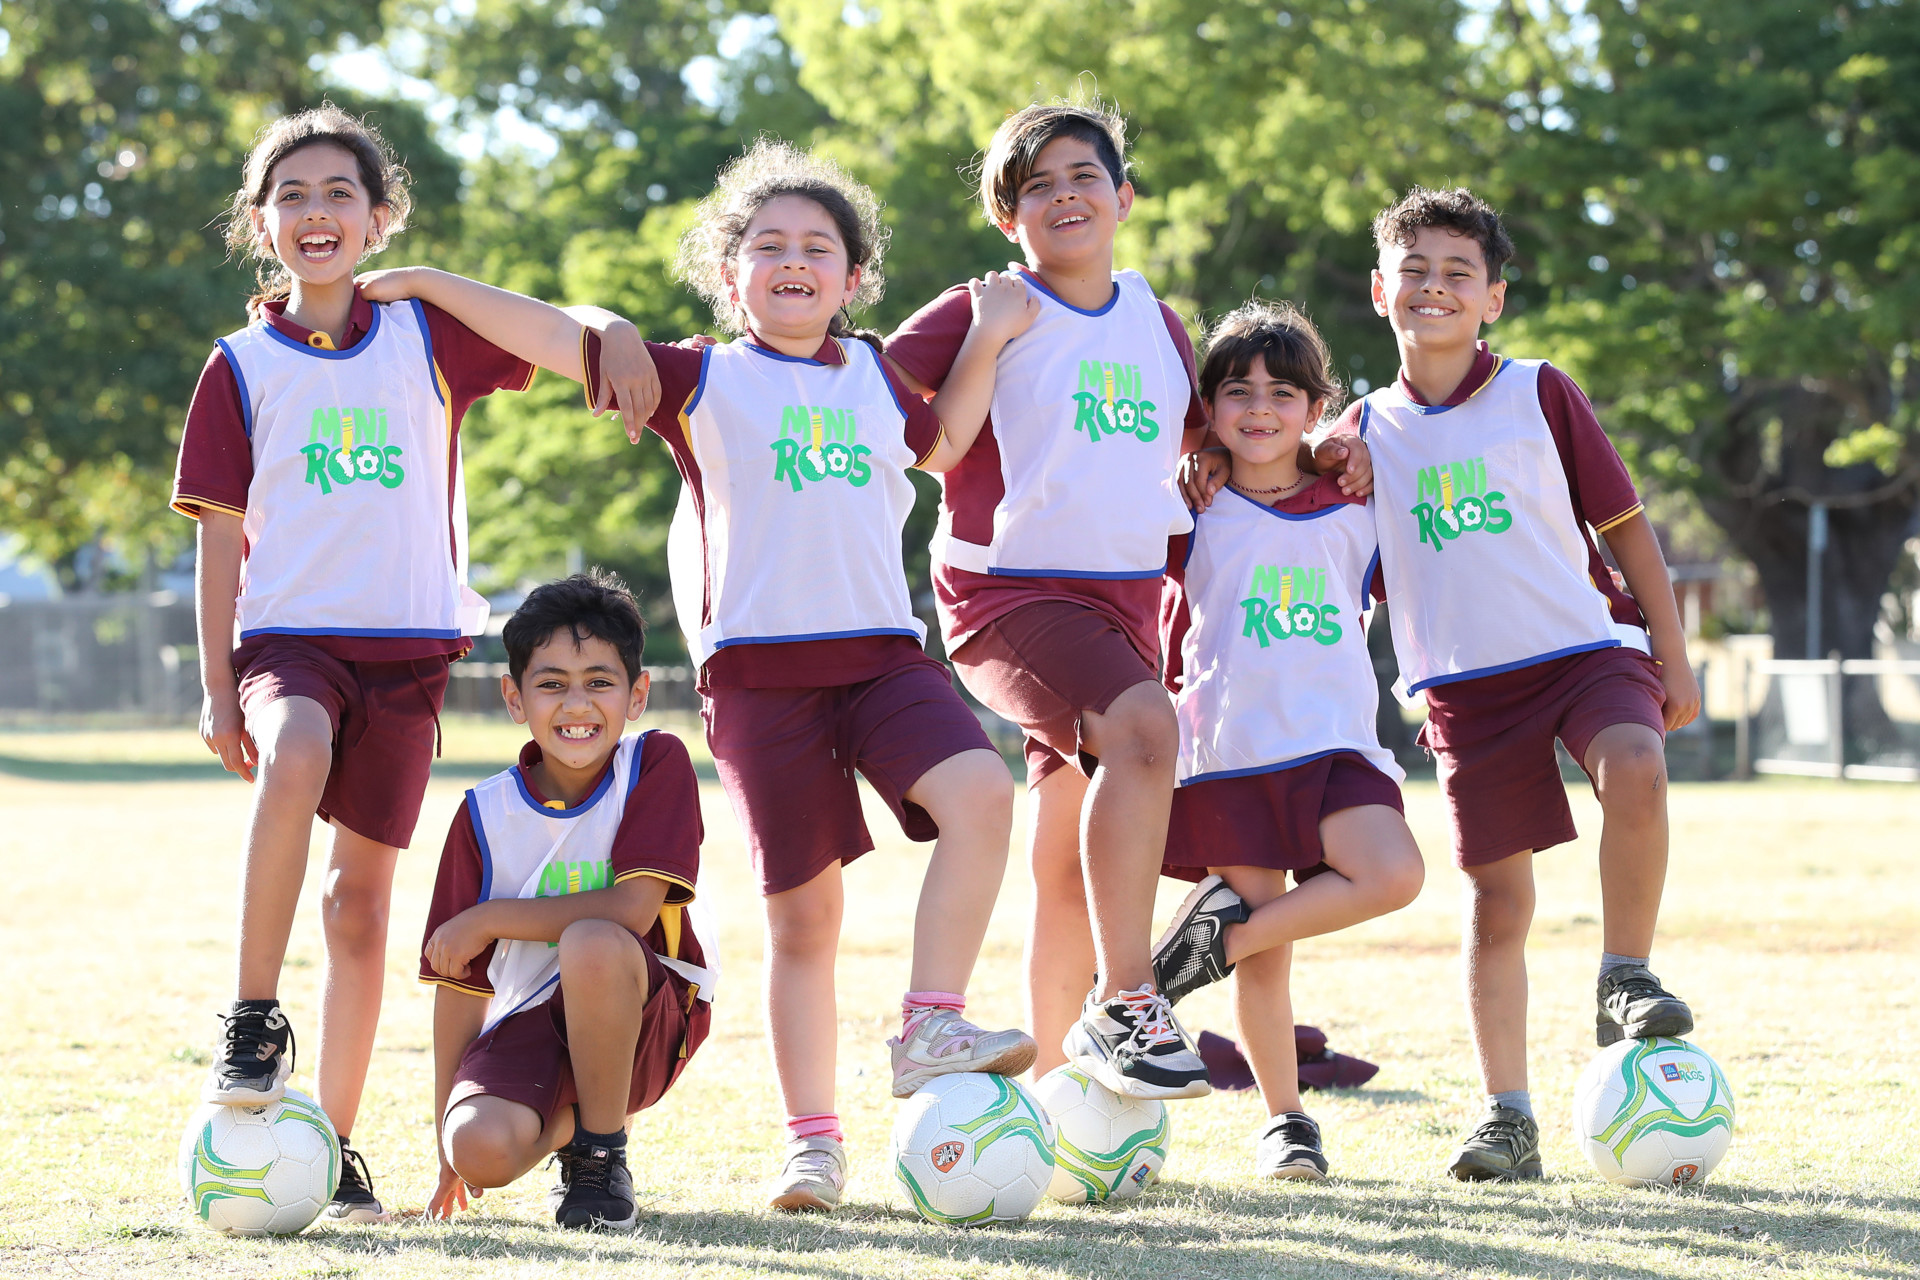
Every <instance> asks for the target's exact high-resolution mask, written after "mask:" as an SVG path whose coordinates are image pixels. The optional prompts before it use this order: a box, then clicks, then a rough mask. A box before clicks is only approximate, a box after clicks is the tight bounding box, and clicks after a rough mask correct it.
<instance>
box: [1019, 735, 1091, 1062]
mask: <svg viewBox="0 0 1920 1280" xmlns="http://www.w3.org/2000/svg"><path fill="white" fill-rule="evenodd" d="M1086 796H1087V780H1086V778H1085V777H1084V776H1082V774H1081V773H1080V772H1079V770H1077V769H1075V768H1073V767H1072V766H1071V765H1069V766H1068V767H1067V768H1064V769H1055V770H1054V771H1053V772H1052V773H1050V774H1048V775H1047V777H1046V779H1045V780H1044V781H1042V782H1041V783H1040V785H1039V786H1037V787H1034V788H1032V789H1031V790H1030V791H1028V793H1027V797H1028V801H1029V803H1030V805H1031V807H1032V815H1031V821H1030V823H1029V826H1028V834H1027V864H1028V867H1029V868H1030V870H1031V872H1032V875H1033V919H1032V923H1031V924H1030V925H1029V927H1028V929H1027V1019H1028V1021H1027V1025H1028V1026H1030V1027H1032V1028H1033V1037H1034V1039H1035V1040H1037V1041H1038V1042H1039V1045H1040V1056H1039V1057H1038V1058H1036V1059H1035V1060H1034V1064H1033V1074H1034V1078H1035V1079H1039V1078H1040V1077H1041V1076H1043V1075H1045V1074H1046V1073H1047V1072H1049V1071H1051V1070H1053V1069H1054V1068H1055V1067H1058V1066H1061V1065H1063V1064H1065V1062H1066V1060H1067V1057H1066V1054H1064V1053H1062V1052H1061V1048H1060V1042H1061V1041H1062V1040H1063V1039H1065V1038H1066V1034H1067V1029H1068V1028H1069V1027H1071V1026H1073V1024H1074V1023H1075V1022H1076V1021H1077V1020H1078V1019H1079V1017H1080V1003H1081V1001H1083V1000H1085V999H1086V995H1087V988H1088V987H1090V986H1091V985H1092V984H1093V982H1094V966H1095V961H1094V956H1093V926H1092V925H1091V924H1090V923H1089V920H1088V916H1087V890H1086V881H1085V880H1084V878H1083V877H1082V876H1081V874H1080V812H1081V809H1082V807H1083V805H1084V803H1085V801H1086Z"/></svg>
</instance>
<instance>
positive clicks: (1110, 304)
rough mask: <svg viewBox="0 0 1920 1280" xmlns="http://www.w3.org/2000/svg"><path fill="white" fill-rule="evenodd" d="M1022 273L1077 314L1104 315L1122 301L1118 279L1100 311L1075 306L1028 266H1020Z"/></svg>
mask: <svg viewBox="0 0 1920 1280" xmlns="http://www.w3.org/2000/svg"><path fill="white" fill-rule="evenodd" d="M1020 274H1021V275H1022V276H1024V277H1026V281H1027V283H1028V284H1030V285H1032V286H1033V287H1034V288H1036V289H1038V290H1039V291H1040V292H1042V293H1044V294H1046V295H1047V296H1048V297H1049V298H1052V299H1053V300H1054V301H1055V302H1057V303H1059V304H1060V305H1061V306H1063V307H1065V308H1066V309H1067V310H1069V311H1071V312H1073V313H1074V314H1075V315H1079V316H1103V315H1105V314H1107V312H1109V311H1111V310H1113V308H1114V306H1115V305H1116V304H1117V303H1118V302H1119V301H1120V282H1119V281H1118V280H1115V281H1114V282H1113V296H1112V297H1111V298H1108V299H1107V304H1106V305H1105V306H1104V307H1101V308H1100V309H1099V310H1098V311H1089V310H1087V309H1086V308H1085V307H1076V306H1074V305H1073V304H1072V303H1071V302H1068V301H1067V300H1066V299H1065V298H1062V297H1061V296H1060V295H1059V294H1057V293H1055V292H1054V291H1053V290H1051V289H1049V288H1047V286H1046V282H1045V281H1043V280H1041V279H1040V277H1039V276H1037V275H1035V274H1034V273H1033V272H1032V271H1030V270H1028V269H1027V268H1026V267H1022V268H1020Z"/></svg>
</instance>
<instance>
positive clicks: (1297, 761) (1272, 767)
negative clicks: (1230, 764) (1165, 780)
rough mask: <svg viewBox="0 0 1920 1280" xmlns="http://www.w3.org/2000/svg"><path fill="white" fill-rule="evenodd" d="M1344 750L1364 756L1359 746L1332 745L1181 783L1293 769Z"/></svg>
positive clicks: (1183, 784) (1212, 780)
mask: <svg viewBox="0 0 1920 1280" xmlns="http://www.w3.org/2000/svg"><path fill="white" fill-rule="evenodd" d="M1342 751H1351V752H1353V753H1354V754H1355V755H1359V756H1364V753H1363V752H1362V751H1361V750H1360V748H1358V747H1330V748H1328V749H1327V750H1325V751H1316V752H1314V753H1313V754H1312V755H1310V756H1296V757H1295V758H1294V759H1292V760H1282V761H1280V763H1278V764H1257V765H1255V766H1253V768H1251V769H1222V770H1220V771H1219V772H1218V773H1196V774H1194V775H1193V776H1192V777H1191V778H1188V779H1187V780H1186V781H1185V782H1183V783H1181V784H1180V785H1181V786H1183V787H1190V786H1192V785H1193V784H1194V783H1196V782H1219V781H1221V780H1222V779H1225V778H1251V777H1253V776H1254V775H1255V774H1260V773H1279V772H1280V771H1281V770H1282V769H1292V768H1295V767H1297V766H1299V765H1303V764H1312V763H1313V762H1314V761H1315V760H1321V759H1325V758H1326V757H1327V756H1337V755H1339V754H1340V753H1341V752H1342Z"/></svg>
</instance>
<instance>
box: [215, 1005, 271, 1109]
mask: <svg viewBox="0 0 1920 1280" xmlns="http://www.w3.org/2000/svg"><path fill="white" fill-rule="evenodd" d="M220 1021H222V1022H224V1023H225V1024H226V1033H225V1035H224V1036H223V1037H222V1041H221V1045H220V1048H219V1049H218V1050H217V1051H216V1053H215V1054H214V1059H215V1060H214V1064H213V1071H212V1073H211V1074H210V1075H208V1077H207V1082H206V1084H205V1085H204V1086H202V1087H201V1090H200V1100H201V1101H202V1102H213V1103H218V1104H220V1105H222V1106H228V1107H264V1106H266V1105H267V1104H268V1103H269V1102H278V1101H280V1099H281V1098H283V1097H285V1096H286V1092H287V1077H288V1076H291V1075H292V1074H293V1027H292V1026H291V1024H289V1023H288V1022H287V1015H286V1013H285V1012H284V1011H282V1010H281V1008H280V1002H279V1001H278V1000H235V1001H234V1002H233V1010H232V1012H230V1013H223V1014H221V1015H220Z"/></svg>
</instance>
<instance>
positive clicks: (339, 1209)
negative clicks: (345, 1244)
mask: <svg viewBox="0 0 1920 1280" xmlns="http://www.w3.org/2000/svg"><path fill="white" fill-rule="evenodd" d="M320 1216H321V1217H323V1218H325V1219H326V1220H327V1221H328V1222H385V1221H386V1220H387V1211H386V1209H385V1208H383V1207H382V1206H381V1204H380V1200H379V1197H377V1196H375V1195H374V1194H373V1175H372V1174H371V1173H369V1172H367V1158H366V1157H365V1156H363V1155H361V1154H360V1153H359V1152H358V1151H355V1150H354V1149H353V1148H352V1147H351V1146H348V1145H347V1140H346V1139H345V1138H342V1139H340V1186H339V1187H338V1188H337V1189H336V1190H335V1191H334V1193H333V1199H332V1200H330V1201H328V1202H327V1207H326V1208H324V1209H322V1210H321V1211H320Z"/></svg>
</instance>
